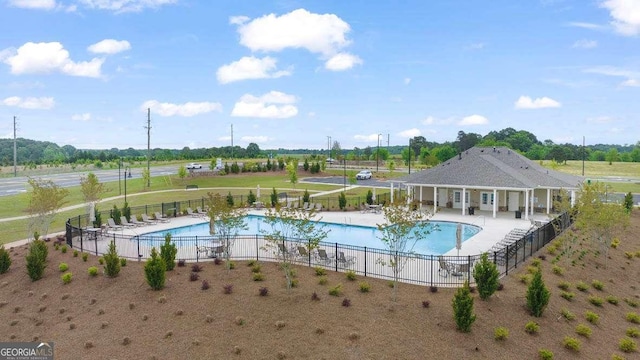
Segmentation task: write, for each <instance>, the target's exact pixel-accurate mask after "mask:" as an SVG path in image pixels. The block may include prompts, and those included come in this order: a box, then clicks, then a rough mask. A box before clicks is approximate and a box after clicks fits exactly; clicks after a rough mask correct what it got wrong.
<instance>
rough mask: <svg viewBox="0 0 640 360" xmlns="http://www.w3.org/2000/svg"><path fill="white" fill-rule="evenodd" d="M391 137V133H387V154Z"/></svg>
mask: <svg viewBox="0 0 640 360" xmlns="http://www.w3.org/2000/svg"><path fill="white" fill-rule="evenodd" d="M390 138H391V135H390V134H387V155H388V154H389V139H390Z"/></svg>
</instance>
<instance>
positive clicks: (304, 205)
mask: <svg viewBox="0 0 640 360" xmlns="http://www.w3.org/2000/svg"><path fill="white" fill-rule="evenodd" d="M308 207H309V203H308V202H305V203H304V204H302V210H307V208H308Z"/></svg>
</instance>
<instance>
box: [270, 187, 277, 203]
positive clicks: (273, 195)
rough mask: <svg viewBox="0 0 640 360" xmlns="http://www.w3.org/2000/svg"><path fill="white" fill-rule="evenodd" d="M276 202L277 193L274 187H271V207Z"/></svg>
mask: <svg viewBox="0 0 640 360" xmlns="http://www.w3.org/2000/svg"><path fill="white" fill-rule="evenodd" d="M277 203H278V193H277V192H276V188H273V191H272V192H271V207H275V206H276V204H277Z"/></svg>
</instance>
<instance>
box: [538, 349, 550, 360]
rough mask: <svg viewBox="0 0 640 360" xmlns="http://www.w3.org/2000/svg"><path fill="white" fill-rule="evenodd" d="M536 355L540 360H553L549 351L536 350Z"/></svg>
mask: <svg viewBox="0 0 640 360" xmlns="http://www.w3.org/2000/svg"><path fill="white" fill-rule="evenodd" d="M538 355H539V356H540V359H541V360H553V353H552V352H551V350H547V349H540V350H538Z"/></svg>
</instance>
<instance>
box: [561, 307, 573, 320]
mask: <svg viewBox="0 0 640 360" xmlns="http://www.w3.org/2000/svg"><path fill="white" fill-rule="evenodd" d="M560 315H562V317H563V318H565V319H567V320H569V321H572V320H574V319H575V318H576V315H575V314H574V313H572V312H571V311H569V309H565V308H563V309H562V310H560Z"/></svg>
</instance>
